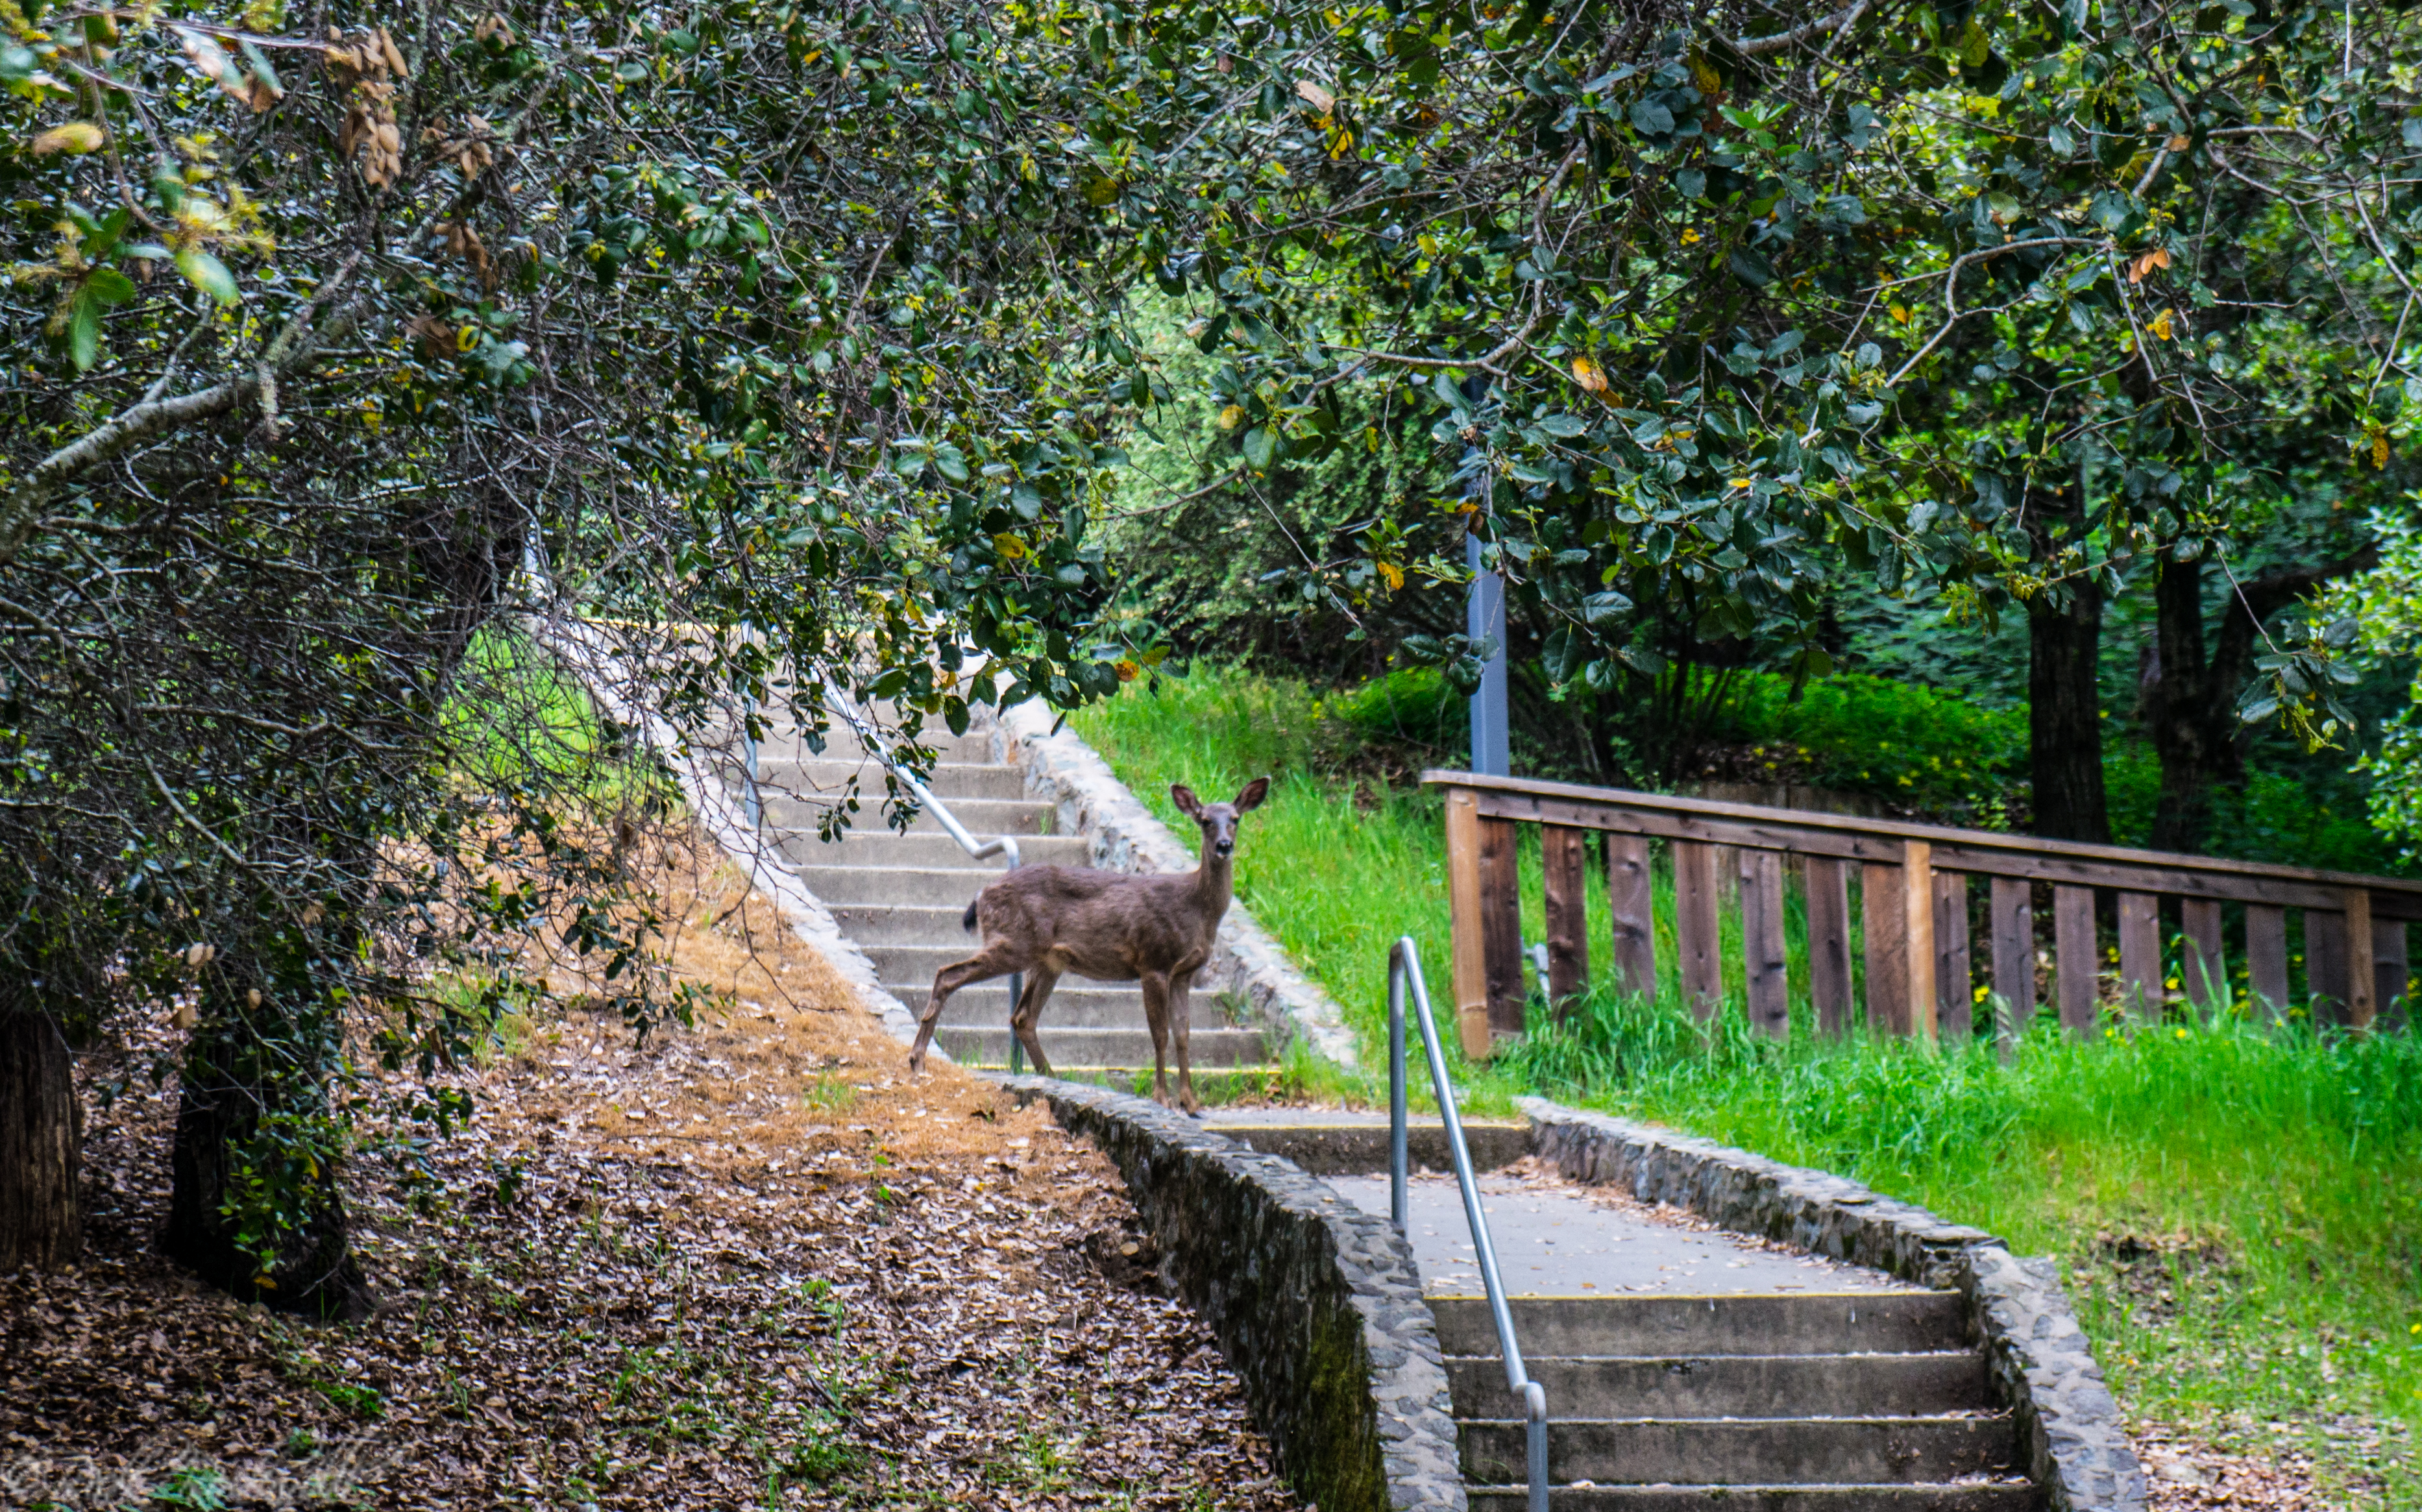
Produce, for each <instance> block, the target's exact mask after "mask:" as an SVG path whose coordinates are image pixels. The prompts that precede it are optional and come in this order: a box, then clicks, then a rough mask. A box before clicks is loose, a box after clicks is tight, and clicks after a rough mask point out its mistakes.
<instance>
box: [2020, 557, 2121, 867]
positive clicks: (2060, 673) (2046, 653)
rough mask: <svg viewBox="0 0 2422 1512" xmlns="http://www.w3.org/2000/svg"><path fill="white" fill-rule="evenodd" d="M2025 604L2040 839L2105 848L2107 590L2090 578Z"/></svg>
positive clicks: (2108, 833) (2108, 832)
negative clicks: (2103, 662) (2104, 593)
mask: <svg viewBox="0 0 2422 1512" xmlns="http://www.w3.org/2000/svg"><path fill="white" fill-rule="evenodd" d="M2058 592H2059V595H2060V596H2059V597H2057V598H2055V597H2054V596H2053V594H2052V593H2043V594H2038V595H2037V597H2036V599H2035V600H2034V602H2032V603H2030V604H2029V605H2028V606H2027V617H2028V619H2027V629H2028V635H2027V701H2028V731H2027V733H2028V745H2029V747H2030V751H2029V754H2030V757H2031V765H2032V766H2033V769H2034V777H2035V811H2036V833H2037V834H2038V835H2045V836H2049V837H2051V838H2052V839H2055V840H2083V841H2091V842H2094V843H2102V844H2107V843H2109V842H2110V839H2111V820H2110V816H2109V812H2108V811H2107V810H2106V808H2105V807H2104V804H2103V798H2102V698H2101V692H2100V685H2099V684H2098V681H2097V674H2098V672H2099V671H2100V665H2099V664H2100V655H2101V650H2102V589H2101V585H2100V584H2098V583H2096V582H2095V581H2094V580H2093V579H2092V578H2091V577H2090V576H2085V575H2080V576H2079V577H2077V578H2075V579H2073V580H2071V581H2070V582H2068V583H2067V584H2065V585H2063V587H2062V588H2061V589H2060V590H2059V591H2058Z"/></svg>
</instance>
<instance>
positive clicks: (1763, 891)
mask: <svg viewBox="0 0 2422 1512" xmlns="http://www.w3.org/2000/svg"><path fill="white" fill-rule="evenodd" d="M1740 898H1741V978H1742V982H1743V984H1744V985H1745V986H1746V987H1747V989H1748V991H1747V997H1748V1000H1749V1021H1750V1023H1751V1024H1752V1025H1754V1027H1755V1028H1757V1029H1758V1030H1759V1031H1761V1032H1765V1033H1767V1034H1769V1035H1772V1036H1773V1037H1774V1038H1776V1039H1784V1038H1785V1037H1787V1036H1788V1035H1789V1034H1790V1032H1791V984H1790V978H1789V975H1788V972H1789V967H1788V965H1787V958H1786V957H1785V954H1784V949H1783V857H1782V856H1781V854H1780V853H1778V852H1775V851H1770V850H1743V851H1741V852H1740Z"/></svg>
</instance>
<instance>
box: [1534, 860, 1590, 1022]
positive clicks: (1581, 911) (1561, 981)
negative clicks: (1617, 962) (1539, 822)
mask: <svg viewBox="0 0 2422 1512" xmlns="http://www.w3.org/2000/svg"><path fill="white" fill-rule="evenodd" d="M1539 859H1540V863H1541V864H1540V870H1541V871H1542V872H1543V873H1544V874H1545V875H1546V878H1547V921H1548V998H1549V1001H1550V1002H1551V1003H1552V1004H1553V1005H1554V1008H1555V1011H1556V1014H1557V1016H1559V1017H1561V1016H1564V1015H1565V1013H1566V1012H1567V1011H1568V1010H1569V1009H1570V1008H1571V1006H1572V1001H1573V1000H1574V999H1575V998H1576V997H1578V996H1580V994H1581V992H1582V991H1583V990H1584V989H1586V988H1587V987H1588V986H1589V831H1588V830H1586V829H1575V828H1573V827H1570V826H1568V825H1546V826H1543V827H1541V828H1540V830H1539Z"/></svg>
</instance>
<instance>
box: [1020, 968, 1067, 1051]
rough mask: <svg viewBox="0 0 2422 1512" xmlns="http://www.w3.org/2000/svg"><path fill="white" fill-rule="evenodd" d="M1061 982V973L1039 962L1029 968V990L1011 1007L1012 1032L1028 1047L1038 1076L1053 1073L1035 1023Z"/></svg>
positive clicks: (1040, 1017)
mask: <svg viewBox="0 0 2422 1512" xmlns="http://www.w3.org/2000/svg"><path fill="white" fill-rule="evenodd" d="M1059 983H1060V973H1059V972H1057V971H1054V970H1053V969H1050V968H1049V967H1047V966H1045V965H1042V964H1041V963H1039V962H1038V963H1037V964H1035V965H1034V966H1031V967H1030V968H1028V969H1027V972H1026V990H1025V991H1024V992H1022V993H1020V994H1019V995H1018V999H1017V1005H1016V1006H1015V1007H1014V1008H1013V1009H1012V1010H1011V1011H1010V1015H1009V1027H1010V1032H1013V1033H1014V1034H1015V1035H1016V1036H1017V1043H1019V1044H1020V1045H1023V1046H1025V1047H1026V1058H1027V1059H1028V1060H1030V1061H1031V1062H1033V1063H1034V1070H1035V1073H1036V1074H1037V1075H1038V1076H1046V1077H1047V1076H1049V1075H1050V1074H1051V1063H1050V1062H1049V1061H1046V1060H1045V1059H1044V1058H1043V1037H1042V1036H1041V1035H1039V1034H1037V1033H1036V1032H1034V1030H1035V1026H1036V1025H1037V1024H1039V1023H1041V1022H1042V1021H1043V1005H1044V1004H1045V1003H1046V1002H1048V1001H1050V1000H1051V989H1052V988H1053V987H1055V986H1057V985H1059Z"/></svg>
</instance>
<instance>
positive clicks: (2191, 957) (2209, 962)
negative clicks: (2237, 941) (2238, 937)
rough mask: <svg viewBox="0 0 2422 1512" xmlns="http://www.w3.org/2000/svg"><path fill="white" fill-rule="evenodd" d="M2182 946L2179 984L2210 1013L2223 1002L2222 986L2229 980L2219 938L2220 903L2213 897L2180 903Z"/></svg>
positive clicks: (2226, 959)
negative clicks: (2214, 1005) (2221, 999)
mask: <svg viewBox="0 0 2422 1512" xmlns="http://www.w3.org/2000/svg"><path fill="white" fill-rule="evenodd" d="M2178 933H2179V934H2180V935H2182V936H2184V937H2185V941H2184V944H2183V945H2182V946H2181V947H2180V950H2179V955H2180V961H2179V966H2178V985H2179V986H2181V987H2183V988H2185V989H2186V995H2187V1001H2189V1002H2191V1003H2194V1005H2195V1006H2196V1007H2197V1008H2199V1009H2202V1010H2205V1011H2207V1012H2209V1011H2210V1008H2211V1005H2212V1004H2213V1003H2215V1002H2217V1001H2219V1000H2220V985H2221V984H2222V983H2224V982H2226V981H2227V980H2228V957H2227V954H2226V953H2225V946H2224V945H2223V944H2222V942H2221V937H2220V904H2219V903H2218V901H2216V900H2214V899H2211V898H2181V899H2179V900H2178Z"/></svg>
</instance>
